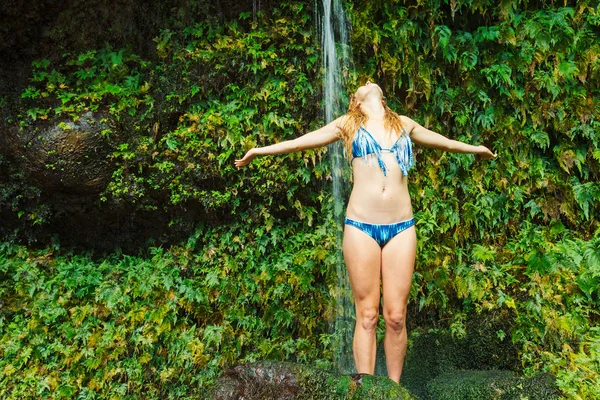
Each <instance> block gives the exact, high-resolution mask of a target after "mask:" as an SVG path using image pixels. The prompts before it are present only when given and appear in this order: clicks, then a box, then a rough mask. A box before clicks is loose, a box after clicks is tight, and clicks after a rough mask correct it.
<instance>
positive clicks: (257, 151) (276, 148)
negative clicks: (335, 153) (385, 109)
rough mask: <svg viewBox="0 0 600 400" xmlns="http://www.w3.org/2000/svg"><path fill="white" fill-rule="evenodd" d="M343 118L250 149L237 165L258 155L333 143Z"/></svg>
mask: <svg viewBox="0 0 600 400" xmlns="http://www.w3.org/2000/svg"><path fill="white" fill-rule="evenodd" d="M342 118H343V116H342V117H339V118H338V119H335V120H333V121H331V122H330V123H328V124H327V125H325V126H324V127H322V128H320V129H317V130H316V131H312V132H308V133H307V134H306V135H302V136H300V137H299V138H296V139H293V140H286V141H285V142H279V143H276V144H272V145H270V146H265V147H255V148H253V149H250V150H248V152H247V153H246V155H244V157H243V158H241V159H239V160H235V166H236V167H243V166H244V165H248V164H250V162H251V161H252V160H253V159H254V157H256V156H266V155H270V154H284V153H294V152H296V151H302V150H306V149H315V148H317V147H322V146H326V145H328V144H330V143H333V142H335V141H336V140H338V139H339V136H338V135H337V130H338V129H339V128H338V124H339V123H340V121H341V119H342Z"/></svg>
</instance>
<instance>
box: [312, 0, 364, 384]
mask: <svg viewBox="0 0 600 400" xmlns="http://www.w3.org/2000/svg"><path fill="white" fill-rule="evenodd" d="M315 8H316V7H315ZM336 42H337V45H338V47H340V50H341V52H338V49H337V48H336ZM321 45H322V49H323V55H322V60H323V97H324V103H325V104H324V106H325V107H324V108H325V109H324V111H325V123H329V122H331V121H332V120H334V119H335V118H336V117H339V116H340V115H342V114H344V113H345V110H346V107H347V100H346V96H345V94H346V90H345V85H344V83H343V74H342V68H343V67H346V68H347V67H348V65H349V61H350V60H349V59H350V56H349V46H348V31H347V21H346V15H345V13H344V9H343V7H342V4H341V1H340V0H322V19H321ZM339 53H341V54H339ZM329 156H330V162H331V170H332V178H333V179H332V180H333V195H334V217H335V221H336V222H337V224H336V226H337V228H338V231H337V244H338V246H337V248H338V249H339V250H338V252H337V262H336V270H337V271H336V273H337V285H336V286H335V287H334V288H332V295H333V298H334V299H335V310H334V315H335V318H332V320H331V321H330V331H331V332H332V333H333V337H334V343H333V345H334V347H333V348H334V351H335V355H334V362H335V367H336V369H337V370H338V371H339V372H340V373H346V374H347V373H353V372H356V371H355V367H354V360H353V355H352V335H353V331H354V321H355V316H354V306H353V300H352V290H351V288H350V283H349V279H348V273H347V271H346V267H345V264H344V260H343V256H342V252H341V248H342V227H343V217H344V203H345V199H346V197H347V196H346V193H345V190H344V189H345V188H347V185H345V184H344V183H345V182H347V179H345V178H346V177H347V176H348V167H347V164H346V163H345V160H344V155H343V145H342V143H341V142H339V141H338V142H336V143H334V144H331V145H330V146H329Z"/></svg>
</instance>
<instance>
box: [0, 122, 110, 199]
mask: <svg viewBox="0 0 600 400" xmlns="http://www.w3.org/2000/svg"><path fill="white" fill-rule="evenodd" d="M101 118H102V115H101V114H92V113H91V112H87V113H85V114H83V115H82V116H81V117H80V118H79V120H78V121H76V122H73V121H72V120H67V119H63V120H53V121H50V122H47V121H40V122H39V123H37V124H35V125H32V126H29V127H27V128H24V129H22V130H19V129H18V127H11V128H9V130H8V133H7V134H6V135H5V137H4V138H3V142H4V143H3V144H5V145H6V149H5V151H6V150H7V151H8V153H9V155H10V156H12V158H13V159H14V160H16V162H17V163H18V165H19V166H20V168H22V169H23V171H24V172H25V175H26V177H27V179H28V180H30V181H31V182H32V183H34V184H36V185H38V186H39V187H41V188H43V189H47V190H50V191H63V192H68V193H78V194H92V193H98V192H100V191H102V190H103V189H104V188H105V187H106V185H107V183H108V180H109V179H110V177H111V174H112V168H111V165H110V163H109V162H108V160H107V158H106V157H107V155H108V154H109V151H110V147H109V146H108V144H107V141H106V138H105V137H103V136H102V134H101V132H102V130H103V129H106V128H107V126H106V124H105V123H103V122H101Z"/></svg>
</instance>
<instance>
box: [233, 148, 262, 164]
mask: <svg viewBox="0 0 600 400" xmlns="http://www.w3.org/2000/svg"><path fill="white" fill-rule="evenodd" d="M257 155H258V154H256V148H254V149H250V150H248V151H247V152H246V154H245V155H244V157H243V158H241V159H239V160H235V166H236V167H238V168H239V167H243V166H245V165H248V164H250V163H251V162H252V160H253V159H254V157H256V156H257Z"/></svg>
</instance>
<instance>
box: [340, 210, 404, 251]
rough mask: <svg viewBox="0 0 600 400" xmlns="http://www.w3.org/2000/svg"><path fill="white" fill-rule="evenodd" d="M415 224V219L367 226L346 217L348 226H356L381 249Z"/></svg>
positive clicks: (364, 223)
mask: <svg viewBox="0 0 600 400" xmlns="http://www.w3.org/2000/svg"><path fill="white" fill-rule="evenodd" d="M414 224H415V219H414V218H411V219H408V220H406V221H400V222H396V223H393V224H367V223H366V222H359V221H355V220H353V219H350V218H348V217H346V225H350V226H354V227H356V228H358V229H360V230H361V231H363V232H364V233H366V234H367V235H369V236H371V237H372V238H373V239H375V241H376V242H377V243H378V244H379V246H380V247H383V246H385V244H386V243H387V242H389V240H390V239H391V238H393V237H394V236H396V235H397V234H399V233H400V232H402V231H404V230H406V229H408V228H410V227H411V226H413V225H414Z"/></svg>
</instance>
